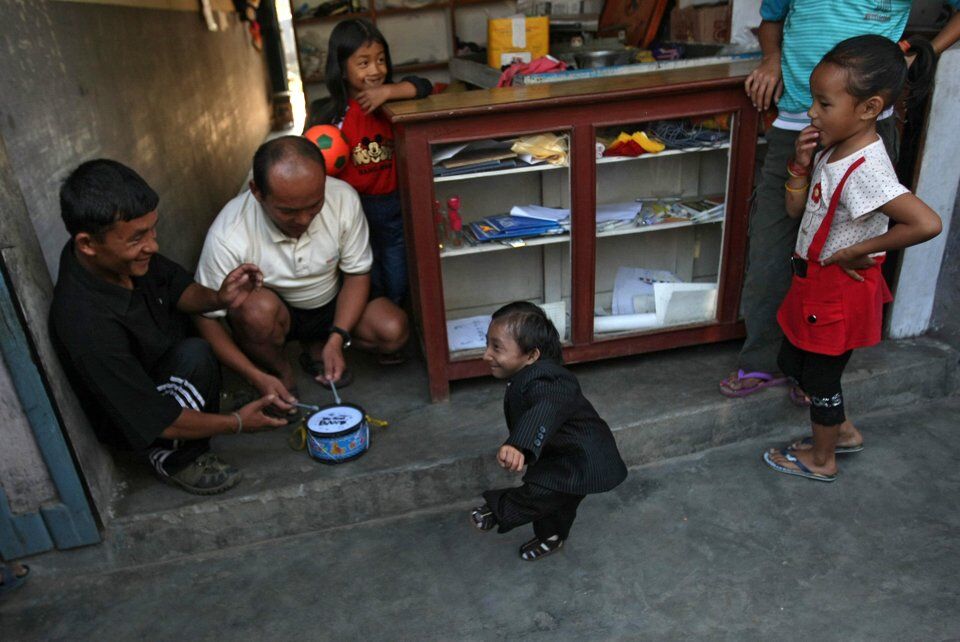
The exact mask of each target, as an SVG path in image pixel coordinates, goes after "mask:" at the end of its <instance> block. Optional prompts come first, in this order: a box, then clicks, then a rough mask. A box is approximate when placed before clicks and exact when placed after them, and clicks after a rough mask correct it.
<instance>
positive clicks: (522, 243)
mask: <svg viewBox="0 0 960 642" xmlns="http://www.w3.org/2000/svg"><path fill="white" fill-rule="evenodd" d="M720 223H723V220H722V219H717V220H713V221H673V222H669V223H657V224H656V225H623V226H620V227H615V228H613V229H609V230H603V231H602V232H597V238H598V239H602V238H606V237H610V236H623V235H625V234H644V233H646V232H662V231H665V230H675V229H677V228H681V227H694V226H696V225H718V224H720ZM569 242H570V234H569V233H563V234H548V235H546V236H534V237H531V238H524V239H514V240H513V241H512V242H507V241H503V242H496V241H488V242H485V243H478V244H477V245H466V244H464V245H462V246H461V247H450V246H447V245H444V246H443V249H442V250H440V258H443V259H448V258H453V257H457V256H467V255H469V254H480V253H483V252H499V251H501V250H518V249H523V248H527V247H537V246H539V245H552V244H554V243H569Z"/></svg>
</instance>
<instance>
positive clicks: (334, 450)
mask: <svg viewBox="0 0 960 642" xmlns="http://www.w3.org/2000/svg"><path fill="white" fill-rule="evenodd" d="M306 426H307V452H309V453H310V456H311V457H313V458H314V459H316V460H317V461H319V462H323V463H325V464H339V463H342V462H345V461H349V460H351V459H355V458H357V457H359V456H360V455H362V454H363V453H365V452H367V448H369V447H370V427H369V426H368V425H367V418H366V413H364V411H363V408H361V407H360V406H357V405H354V404H352V403H340V404H330V405H329V406H323V407H322V408H320V409H319V410H318V411H316V412H315V413H313V414H312V415H310V416H309V417H307V421H306Z"/></svg>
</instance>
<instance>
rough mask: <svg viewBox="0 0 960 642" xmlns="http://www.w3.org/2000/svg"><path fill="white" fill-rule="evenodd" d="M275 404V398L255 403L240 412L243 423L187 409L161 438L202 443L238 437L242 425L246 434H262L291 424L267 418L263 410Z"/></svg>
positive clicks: (258, 400)
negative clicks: (230, 436) (217, 436)
mask: <svg viewBox="0 0 960 642" xmlns="http://www.w3.org/2000/svg"><path fill="white" fill-rule="evenodd" d="M273 401H274V399H273V396H272V395H268V396H266V397H261V398H260V399H257V400H256V401H251V402H250V403H248V404H247V405H245V406H244V407H242V408H240V409H239V410H238V411H237V413H236V414H237V415H239V416H240V419H239V421H238V419H237V417H236V416H235V415H233V414H229V415H220V414H217V413H212V412H200V411H198V410H191V409H190V408H184V409H183V411H181V412H180V416H179V417H177V419H176V420H175V421H174V422H173V424H171V425H170V426H168V427H167V428H165V429H164V431H163V432H162V433H160V436H161V437H163V438H164V439H202V438H204V437H213V436H215V435H227V434H230V433H237V432H239V430H238V429H239V428H240V427H241V424H242V428H243V431H244V432H259V431H261V430H268V429H270V428H276V427H277V426H284V425H286V423H287V421H286V420H285V419H275V418H272V417H268V416H266V415H265V414H263V409H264V408H266V407H267V406H269V405H270V404H271V403H273Z"/></svg>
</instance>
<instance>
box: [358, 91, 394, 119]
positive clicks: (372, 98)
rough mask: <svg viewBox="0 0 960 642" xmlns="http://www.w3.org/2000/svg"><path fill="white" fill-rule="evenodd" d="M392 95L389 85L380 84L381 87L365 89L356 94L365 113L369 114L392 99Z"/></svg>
mask: <svg viewBox="0 0 960 642" xmlns="http://www.w3.org/2000/svg"><path fill="white" fill-rule="evenodd" d="M390 96H391V92H390V87H389V86H387V85H380V86H379V87H371V88H370V89H364V90H363V91H361V92H360V93H359V94H357V95H356V100H357V103H358V104H359V105H360V107H361V108H362V109H363V113H365V114H369V113H370V112H372V111H374V110H376V109H377V108H378V107H380V105H382V104H383V103H385V102H387V101H388V100H390Z"/></svg>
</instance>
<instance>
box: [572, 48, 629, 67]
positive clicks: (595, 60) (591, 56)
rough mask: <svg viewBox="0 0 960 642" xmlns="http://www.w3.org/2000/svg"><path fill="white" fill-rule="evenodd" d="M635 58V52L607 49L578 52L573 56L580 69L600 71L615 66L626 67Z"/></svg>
mask: <svg viewBox="0 0 960 642" xmlns="http://www.w3.org/2000/svg"><path fill="white" fill-rule="evenodd" d="M633 56H634V52H633V51H630V50H629V49H619V50H614V49H605V50H601V51H577V52H575V53H574V54H573V59H574V60H576V61H577V67H578V68H580V69H598V68H600V67H612V66H614V65H626V64H628V63H629V62H630V61H631V60H632V59H633Z"/></svg>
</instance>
